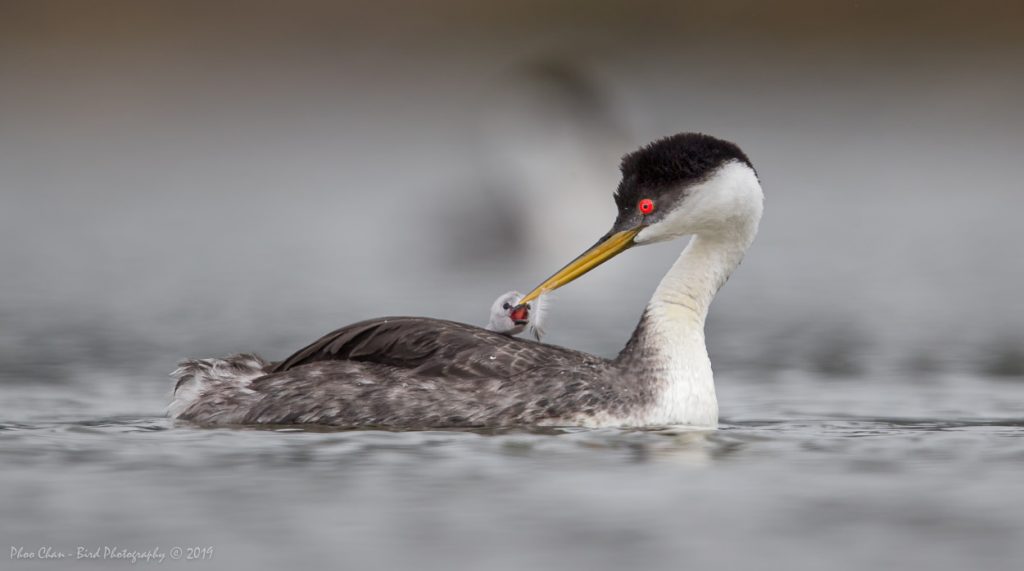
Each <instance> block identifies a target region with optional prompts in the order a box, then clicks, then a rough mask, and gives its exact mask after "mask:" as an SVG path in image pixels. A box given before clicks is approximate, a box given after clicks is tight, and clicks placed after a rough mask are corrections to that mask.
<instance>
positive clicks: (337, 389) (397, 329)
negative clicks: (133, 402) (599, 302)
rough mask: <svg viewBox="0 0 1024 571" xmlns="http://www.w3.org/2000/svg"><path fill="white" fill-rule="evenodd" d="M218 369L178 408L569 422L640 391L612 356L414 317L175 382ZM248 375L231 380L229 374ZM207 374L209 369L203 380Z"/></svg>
mask: <svg viewBox="0 0 1024 571" xmlns="http://www.w3.org/2000/svg"><path fill="white" fill-rule="evenodd" d="M214 368H220V370H221V371H222V372H223V373H224V375H223V377H224V379H223V381H222V382H223V383H224V386H210V387H207V393H208V394H210V395H222V396H219V397H216V398H206V399H201V400H198V401H196V402H195V403H194V404H192V405H191V406H189V407H188V408H187V409H186V410H184V411H183V412H182V413H181V414H179V415H178V418H180V419H182V420H194V421H197V422H201V423H216V424H325V425H333V426H340V427H379V428H425V427H474V426H475V427H479V426H512V425H524V424H557V425H562V424H574V423H576V421H577V420H578V417H579V416H580V415H585V416H588V417H589V416H594V415H599V414H613V415H617V414H620V413H621V412H622V411H624V410H627V409H629V408H631V407H635V406H642V405H643V404H644V403H645V402H646V401H648V400H649V399H650V398H652V391H651V390H646V389H645V387H644V386H643V385H641V384H637V383H622V382H618V381H619V380H620V377H621V371H620V370H619V369H618V368H617V366H616V361H614V360H607V359H602V358H600V357H595V356H593V355H589V354H586V353H581V352H579V351H573V350H571V349H565V348H563V347H558V346H555V345H547V344H542V343H537V342H534V341H529V340H525V339H516V338H511V337H508V336H506V335H502V334H499V333H495V332H492V331H487V330H485V329H481V328H478V327H474V326H471V325H465V324H462V323H456V322H452V321H443V320H439V319H427V318H420V317H391V318H382V319H373V320H369V321H363V322H360V323H356V324H353V325H350V326H348V327H343V328H341V329H338V330H336V331H333V332H331V333H328V334H327V335H325V336H323V337H322V338H320V339H319V340H317V341H316V342H314V343H312V344H310V345H309V346H307V347H305V348H304V349H302V350H300V351H298V352H296V353H295V354H294V355H292V356H291V357H289V358H287V359H285V360H284V361H282V362H280V363H277V364H270V363H267V362H266V361H263V360H262V359H259V358H258V357H255V356H253V355H235V356H232V357H228V358H227V359H224V360H212V359H208V360H193V361H186V362H184V363H182V364H181V368H180V369H179V370H178V371H177V372H176V375H177V376H178V377H179V379H181V380H180V381H179V383H178V387H177V389H178V390H180V389H182V388H183V387H186V386H187V385H188V383H192V382H195V381H197V380H199V379H203V380H204V381H205V382H207V383H209V382H211V379H216V375H211V372H210V371H211V369H214ZM246 377H248V379H249V380H248V382H247V383H245V390H241V391H239V390H238V389H237V383H238V379H239V378H243V379H244V378H246ZM213 382H214V383H217V382H218V381H217V380H214V381H213Z"/></svg>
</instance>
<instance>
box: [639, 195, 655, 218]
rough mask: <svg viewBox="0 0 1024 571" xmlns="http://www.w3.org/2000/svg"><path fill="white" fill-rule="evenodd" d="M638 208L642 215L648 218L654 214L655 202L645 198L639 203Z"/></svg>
mask: <svg viewBox="0 0 1024 571" xmlns="http://www.w3.org/2000/svg"><path fill="white" fill-rule="evenodd" d="M636 207H637V208H638V209H639V210H640V214H643V215H644V216H646V215H648V214H650V213H652V212H654V201H653V200H651V199H650V198H643V199H641V200H640V202H638V203H637V205H636Z"/></svg>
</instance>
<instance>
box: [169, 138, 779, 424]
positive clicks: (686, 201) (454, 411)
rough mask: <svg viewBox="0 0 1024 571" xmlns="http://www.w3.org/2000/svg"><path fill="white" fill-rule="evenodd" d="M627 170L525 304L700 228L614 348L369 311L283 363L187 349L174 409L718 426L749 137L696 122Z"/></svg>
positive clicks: (229, 418)
mask: <svg viewBox="0 0 1024 571" xmlns="http://www.w3.org/2000/svg"><path fill="white" fill-rule="evenodd" d="M622 173H623V179H622V182H621V183H620V185H619V188H618V190H617V192H616V193H615V200H616V205H617V206H618V215H617V217H616V220H615V222H614V224H613V226H612V229H611V231H610V232H609V233H608V234H607V235H606V236H605V237H604V238H602V239H601V240H600V241H599V242H598V243H597V244H596V245H595V246H594V247H592V248H590V249H589V250H587V251H586V252H584V253H583V254H581V255H580V256H579V257H577V258H576V259H575V260H574V261H572V262H570V263H569V264H567V265H566V266H565V267H564V268H562V269H561V270H559V271H558V272H556V273H555V274H554V275H552V276H551V277H550V278H549V279H548V280H547V281H545V282H544V283H543V284H541V285H540V286H538V287H537V288H535V289H534V291H532V292H530V293H528V294H527V295H526V296H524V297H523V298H522V299H521V300H520V301H521V302H527V303H528V302H530V301H531V300H532V299H537V298H538V296H539V295H542V294H543V293H544V292H547V291H552V290H554V289H557V288H558V287H561V286H562V285H564V284H566V283H569V282H571V281H572V280H574V279H576V278H577V277H579V276H581V275H583V274H585V273H586V272H587V271H590V269H592V268H594V267H596V266H597V265H600V264H601V263H603V262H604V261H607V260H608V259H611V257H614V256H615V255H618V254H619V253H621V252H624V251H626V250H627V249H629V248H630V247H632V246H634V245H638V244H644V243H654V242H657V241H662V240H667V239H673V238H675V237H679V236H683V235H687V234H693V235H694V239H693V240H691V241H690V242H689V245H688V246H687V248H686V250H684V251H683V253H682V254H681V255H680V258H679V260H678V261H677V262H676V263H675V264H674V265H673V267H672V269H671V270H670V271H669V273H668V274H667V275H666V277H665V279H663V280H662V284H661V285H660V286H659V288H658V289H657V290H656V291H655V296H654V297H653V298H652V302H651V304H649V305H648V308H647V310H646V311H645V312H644V314H643V318H642V319H641V320H640V323H639V325H638V326H637V329H636V331H635V332H634V333H633V336H632V338H631V339H630V341H629V343H627V344H626V347H625V349H623V350H622V352H621V353H620V354H619V355H618V356H617V357H616V358H615V359H604V358H600V357H596V356H593V355H588V354H586V353H582V352H579V351H573V350H571V349H565V348H563V347H558V346H554V345H548V344H543V343H538V342H533V341H529V340H525V339H517V338H513V337H509V336H507V335H503V334H500V333H496V332H492V331H487V330H485V329H481V328H479V327H474V326H471V325H465V324H461V323H455V322H451V321H442V320H437V319H427V318H418V317H393V318H382V319H372V320H369V321H363V322H360V323H356V324H353V325H349V326H347V327H343V328H341V329H338V330H336V331H333V332H331V333H329V334H327V335H325V336H324V337H322V338H320V339H319V340H317V341H315V342H314V343H312V344H310V345H309V346H307V347H305V348H303V349H301V350H299V351H298V352H296V353H295V354H293V355H292V356H290V357H288V358H287V359H285V360H283V361H281V362H280V363H276V364H273V363H268V362H267V361H264V360H263V359H261V358H259V357H256V356H254V355H235V356H232V357H228V358H226V359H201V360H190V361H185V362H184V363H182V364H181V366H180V367H179V369H178V370H177V371H175V373H174V376H175V377H177V378H178V384H177V386H176V388H175V395H174V399H173V401H172V403H171V405H170V407H169V412H170V414H171V416H172V417H174V418H178V419H182V420H191V421H195V422H198V423H202V424H323V425H331V426H337V427H345V428H369V427H379V428H392V429H416V428H429V427H499V426H513V425H589V426H647V425H652V424H659V423H661V424H666V423H669V424H671V423H682V424H693V425H699V426H713V425H715V424H716V423H717V419H718V404H717V397H716V396H715V391H714V381H713V375H712V371H711V364H710V360H709V359H708V356H707V349H706V347H705V344H704V337H703V328H704V319H705V316H706V314H707V308H708V306H709V304H710V303H711V300H712V299H713V297H714V295H715V293H716V292H717V291H718V288H719V287H720V286H721V284H723V283H724V282H725V280H726V279H727V278H728V276H729V274H730V273H731V272H732V271H733V270H734V269H735V267H736V266H738V265H739V263H740V261H741V260H742V258H743V253H744V252H745V251H746V248H747V246H749V244H750V242H751V241H752V240H753V239H754V236H755V234H756V232H757V227H758V223H759V221H760V218H761V212H762V203H763V193H762V191H761V187H760V184H759V182H758V181H757V177H756V173H755V172H754V171H753V168H752V167H751V166H750V161H749V160H748V159H747V157H746V156H745V155H744V154H743V153H742V151H740V150H739V148H738V147H736V145H734V144H732V143H729V142H727V141H722V140H719V139H715V138H713V137H709V136H707V135H700V134H692V133H687V134H680V135H675V136H672V137H667V138H665V139H662V140H660V141H656V142H654V143H651V144H650V145H647V146H645V147H643V148H641V149H640V150H639V151H637V152H635V153H632V154H630V155H627V156H626V158H625V159H624V160H623V163H622ZM691 195H692V196H694V197H696V198H691ZM652 204H653V205H654V207H653V208H645V207H642V206H643V205H647V206H648V207H650V206H651V205H652Z"/></svg>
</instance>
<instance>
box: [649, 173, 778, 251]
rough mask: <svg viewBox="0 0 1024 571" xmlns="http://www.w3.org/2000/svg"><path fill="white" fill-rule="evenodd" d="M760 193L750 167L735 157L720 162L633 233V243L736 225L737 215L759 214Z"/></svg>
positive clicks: (758, 216)
mask: <svg viewBox="0 0 1024 571" xmlns="http://www.w3.org/2000/svg"><path fill="white" fill-rule="evenodd" d="M763 199H764V195H763V194H762V193H761V186H760V184H758V182H757V175H756V174H754V171H753V169H751V168H750V167H748V166H747V165H745V164H743V163H740V162H738V161H732V162H729V163H726V164H724V165H722V166H721V167H720V168H719V169H718V170H717V171H715V172H714V174H712V175H711V176H710V177H709V178H708V179H707V180H705V181H704V182H702V183H700V184H697V185H695V186H693V187H692V188H690V190H689V193H688V195H687V197H686V198H685V199H683V201H682V202H681V203H680V204H679V205H678V206H677V207H676V208H675V209H674V210H672V211H671V212H669V213H668V214H667V215H666V216H665V217H664V218H662V219H661V220H660V221H659V222H657V223H655V224H652V225H650V226H648V227H647V228H644V229H643V230H641V231H640V233H639V234H637V235H636V238H634V239H633V241H634V242H635V243H637V244H650V243H654V242H662V241H665V240H672V239H675V238H679V237H681V236H686V235H689V234H698V233H701V232H715V231H718V230H721V228H722V227H723V224H724V225H727V226H729V227H732V226H735V225H736V220H737V218H740V219H743V218H749V219H750V220H751V221H753V220H756V219H759V218H760V216H761V207H762V206H761V203H762V201H763Z"/></svg>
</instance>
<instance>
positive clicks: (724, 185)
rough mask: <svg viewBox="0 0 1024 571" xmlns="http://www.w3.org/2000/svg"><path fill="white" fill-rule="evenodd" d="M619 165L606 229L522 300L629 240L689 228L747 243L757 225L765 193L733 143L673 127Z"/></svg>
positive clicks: (655, 238)
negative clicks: (615, 212) (613, 212)
mask: <svg viewBox="0 0 1024 571" xmlns="http://www.w3.org/2000/svg"><path fill="white" fill-rule="evenodd" d="M621 170H622V180H621V182H620V183H619V187H618V189H617V190H616V191H615V205H616V207H617V209H618V215H617V217H616V219H615V223H614V224H613V225H612V228H611V230H610V231H609V232H608V233H607V234H605V235H604V236H603V237H602V238H601V239H600V240H598V242H597V244H595V245H594V246H593V247H591V248H590V249H589V250H587V251H586V252H584V253H583V254H581V255H580V256H579V257H577V258H576V259H575V260H573V261H572V262H570V263H569V264H567V265H566V266H565V267H564V268H562V269H561V270H559V271H558V272H556V273H555V274H554V275H553V276H551V277H550V278H548V279H547V280H545V281H544V283H542V284H541V285H539V286H537V288H535V289H534V290H533V291H531V292H530V293H528V294H527V295H526V296H525V297H524V298H523V299H522V300H521V303H523V302H528V301H531V300H533V299H535V298H536V297H537V296H539V295H541V294H542V293H544V292H549V291H552V290H555V289H558V288H559V287H562V286H563V285H565V284H567V283H569V282H571V281H573V280H575V279H576V278H578V277H580V276H582V275H583V274H585V273H587V272H589V271H590V270H592V269H594V268H596V267H597V266H599V265H601V264H602V263H604V262H606V261H608V260H609V259H611V258H613V257H614V256H616V255H618V254H620V253H622V252H624V251H626V250H628V249H629V248H631V247H633V246H636V245H643V244H653V243H655V242H662V241H665V240H672V239H674V238H679V237H681V236H687V235H693V234H696V235H701V236H707V237H726V238H735V239H736V240H744V241H746V243H744V244H742V246H743V247H746V246H747V245H748V244H749V241H750V240H751V239H753V235H754V233H756V231H757V225H758V223H759V222H760V219H761V211H762V209H763V201H764V195H763V194H762V191H761V185H760V184H759V183H758V180H757V174H756V173H755V172H754V168H753V166H752V165H751V163H750V159H748V158H747V156H746V155H745V154H744V153H743V151H741V150H740V148H739V147H737V146H736V145H734V144H733V143H730V142H728V141H723V140H721V139H716V138H714V137H711V136H709V135H704V134H699V133H680V134H678V135H673V136H671V137H666V138H664V139H660V140H658V141H655V142H653V143H651V144H649V145H647V146H645V147H642V148H640V149H639V150H637V151H635V152H633V153H630V154H628V155H626V156H625V157H623V159H622V165H621Z"/></svg>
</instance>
